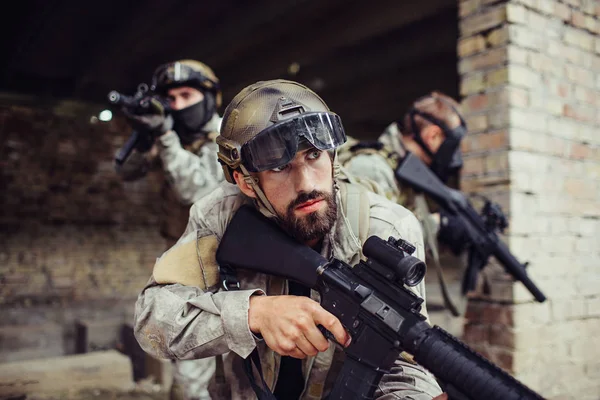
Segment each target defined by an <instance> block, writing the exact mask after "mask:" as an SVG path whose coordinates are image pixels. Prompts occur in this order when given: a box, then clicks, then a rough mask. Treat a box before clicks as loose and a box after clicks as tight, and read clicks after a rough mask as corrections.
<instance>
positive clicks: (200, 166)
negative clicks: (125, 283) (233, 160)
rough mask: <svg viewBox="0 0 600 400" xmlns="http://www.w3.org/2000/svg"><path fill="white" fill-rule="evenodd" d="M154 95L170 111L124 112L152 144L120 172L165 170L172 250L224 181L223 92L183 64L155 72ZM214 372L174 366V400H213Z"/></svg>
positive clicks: (197, 66)
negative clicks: (194, 207) (192, 215)
mask: <svg viewBox="0 0 600 400" xmlns="http://www.w3.org/2000/svg"><path fill="white" fill-rule="evenodd" d="M152 90H153V91H154V92H155V93H156V94H158V95H160V96H163V97H164V98H165V99H166V100H167V103H168V104H169V109H170V112H169V113H167V114H147V115H134V114H131V113H127V110H124V112H125V114H126V115H127V117H128V120H129V122H130V124H131V125H132V127H133V128H134V129H136V130H137V131H138V132H140V133H143V134H145V135H146V138H150V139H151V140H146V141H144V142H142V143H141V146H140V147H138V148H137V149H136V150H135V151H134V152H133V153H132V154H131V156H130V157H129V158H128V159H127V161H126V162H125V163H124V164H123V165H121V166H119V165H117V166H116V168H117V172H118V173H119V174H120V175H121V177H122V178H123V179H124V180H137V179H140V178H142V177H144V176H145V175H146V173H147V172H148V171H149V170H150V169H151V168H161V169H162V170H163V171H164V174H165V178H166V179H165V182H164V184H163V187H162V188H161V198H162V215H161V217H162V223H161V228H160V232H161V235H162V236H163V237H164V238H165V240H166V242H167V248H168V247H170V246H172V245H173V244H174V243H175V242H176V241H177V239H178V238H179V236H180V235H181V234H182V232H183V231H184V229H185V226H186V223H187V220H188V215H189V209H190V206H191V204H192V203H193V202H194V201H196V200H198V199H200V198H201V197H202V196H204V195H206V194H207V193H210V192H211V191H212V190H214V189H215V187H216V186H217V185H218V184H219V182H221V181H222V180H223V172H222V169H221V166H220V165H219V163H218V161H217V156H216V152H217V145H216V144H215V142H214V139H215V138H216V136H217V135H218V131H219V126H220V124H221V117H219V114H218V112H217V108H218V107H220V106H221V89H220V86H219V80H218V79H217V77H216V76H215V74H214V72H213V71H212V69H210V68H209V67H208V66H207V65H205V64H203V63H201V62H199V61H194V60H181V61H175V62H171V63H167V64H164V65H161V66H159V67H158V68H157V69H156V71H155V72H154V75H153V77H152ZM148 143H149V145H150V146H148ZM214 370H215V360H214V358H210V359H209V358H207V359H202V360H191V361H177V362H175V368H174V384H173V386H172V388H171V400H179V399H185V400H200V399H203V400H204V399H210V396H209V394H208V390H207V384H208V381H209V380H210V378H211V376H212V375H213V373H214Z"/></svg>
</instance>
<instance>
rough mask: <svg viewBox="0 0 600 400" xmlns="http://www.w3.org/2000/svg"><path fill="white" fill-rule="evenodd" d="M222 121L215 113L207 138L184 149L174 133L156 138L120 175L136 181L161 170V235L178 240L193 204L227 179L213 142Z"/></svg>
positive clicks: (124, 165)
mask: <svg viewBox="0 0 600 400" xmlns="http://www.w3.org/2000/svg"><path fill="white" fill-rule="evenodd" d="M220 124H221V118H220V117H219V115H218V114H215V115H214V116H213V118H212V119H211V120H210V121H209V122H208V124H207V125H206V126H205V129H206V130H207V132H209V133H208V134H207V135H206V137H205V138H202V139H199V140H196V141H194V142H193V143H191V144H189V145H187V146H182V145H181V142H180V140H179V137H178V136H177V134H176V133H175V132H173V131H171V132H168V133H166V134H165V135H162V136H160V137H158V138H157V140H156V143H155V145H154V147H153V148H152V149H151V150H150V151H149V152H147V153H140V152H138V151H135V150H134V151H133V153H132V154H131V155H130V157H129V158H128V159H127V161H126V162H125V163H124V164H123V165H122V166H117V167H116V169H117V173H119V175H121V177H122V178H123V179H124V180H128V181H131V180H137V179H140V178H142V177H144V176H145V175H146V174H147V173H148V171H149V170H151V169H154V168H157V169H158V168H162V170H163V171H164V173H165V178H166V179H165V182H164V183H163V186H162V188H161V192H160V193H161V199H162V216H163V221H162V223H161V234H162V235H163V236H164V237H165V238H167V239H171V240H173V241H174V240H177V239H178V238H179V237H180V236H181V233H182V232H183V231H184V229H185V226H186V224H187V220H188V216H189V208H190V206H191V204H193V203H194V202H195V201H197V200H198V199H200V198H201V197H202V196H204V195H206V194H207V193H210V192H211V191H212V190H213V189H214V188H215V187H216V186H217V185H218V184H219V183H220V182H221V181H223V180H224V179H225V178H224V176H223V170H222V168H221V165H220V164H219V163H218V161H217V150H218V149H217V144H216V143H215V142H214V139H215V138H216V136H217V134H218V131H219V127H220Z"/></svg>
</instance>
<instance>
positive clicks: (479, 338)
mask: <svg viewBox="0 0 600 400" xmlns="http://www.w3.org/2000/svg"><path fill="white" fill-rule="evenodd" d="M489 331H490V329H489V326H488V325H482V324H466V325H465V328H464V332H463V337H462V339H463V340H464V341H465V342H466V343H467V344H470V343H477V344H485V343H489V341H490V335H489Z"/></svg>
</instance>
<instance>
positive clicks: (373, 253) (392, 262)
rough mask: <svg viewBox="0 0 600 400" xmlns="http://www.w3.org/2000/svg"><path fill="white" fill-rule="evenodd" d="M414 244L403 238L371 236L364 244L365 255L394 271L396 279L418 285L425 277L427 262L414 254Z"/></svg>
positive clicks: (410, 284) (406, 283) (408, 284)
mask: <svg viewBox="0 0 600 400" xmlns="http://www.w3.org/2000/svg"><path fill="white" fill-rule="evenodd" d="M414 251H415V248H414V246H412V245H411V244H410V243H408V242H406V241H405V240H403V239H397V240H396V239H394V238H393V237H390V238H389V240H388V241H387V242H386V241H385V240H383V239H381V238H379V237H377V236H371V237H370V238H368V239H367V240H366V241H365V244H364V245H363V254H364V255H365V257H367V258H369V259H371V260H374V261H376V262H377V263H379V264H380V265H383V266H385V267H387V268H389V269H391V270H392V271H393V272H394V275H395V277H396V280H398V281H402V282H403V283H404V284H405V285H407V286H417V285H418V284H419V283H420V282H421V281H422V280H423V278H424V277H425V271H426V270H427V267H426V266H425V263H424V262H423V261H421V260H419V259H418V258H417V257H413V256H411V255H410V254H412V253H413V252H414Z"/></svg>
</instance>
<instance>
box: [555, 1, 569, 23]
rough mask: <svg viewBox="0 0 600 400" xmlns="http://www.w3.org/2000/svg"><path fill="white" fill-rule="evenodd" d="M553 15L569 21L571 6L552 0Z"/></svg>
mask: <svg viewBox="0 0 600 400" xmlns="http://www.w3.org/2000/svg"><path fill="white" fill-rule="evenodd" d="M554 15H556V16H557V17H559V18H560V19H562V20H563V21H569V20H570V19H571V8H570V7H569V6H567V5H566V4H563V3H559V2H558V1H556V2H554Z"/></svg>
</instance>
